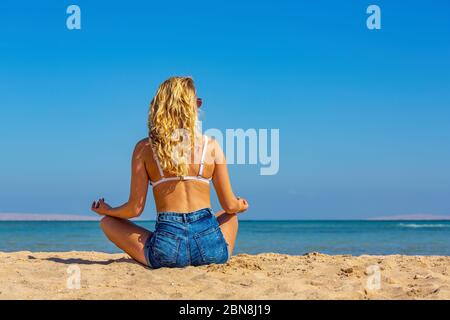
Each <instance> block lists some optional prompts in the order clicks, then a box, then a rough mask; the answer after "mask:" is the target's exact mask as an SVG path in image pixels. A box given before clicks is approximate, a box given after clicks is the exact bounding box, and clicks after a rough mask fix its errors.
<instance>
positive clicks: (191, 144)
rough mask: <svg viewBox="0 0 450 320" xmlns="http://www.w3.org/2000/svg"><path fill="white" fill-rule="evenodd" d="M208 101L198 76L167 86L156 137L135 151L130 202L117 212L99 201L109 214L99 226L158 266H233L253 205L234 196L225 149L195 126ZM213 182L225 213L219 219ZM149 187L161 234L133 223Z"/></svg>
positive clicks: (159, 101) (157, 110) (160, 98)
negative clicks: (243, 217) (200, 93)
mask: <svg viewBox="0 0 450 320" xmlns="http://www.w3.org/2000/svg"><path fill="white" fill-rule="evenodd" d="M201 102H202V101H201V99H199V98H197V95H196V90H195V86H194V82H193V80H192V79H191V78H189V77H172V78H169V79H168V80H166V81H164V82H163V83H162V84H161V85H160V86H159V88H158V91H157V92H156V95H155V97H154V98H153V100H152V102H151V104H150V114H149V121H148V126H149V137H148V138H145V139H142V140H141V141H139V142H138V143H137V144H136V147H135V149H134V152H133V156H132V175H131V190H130V196H129V199H128V202H126V203H125V204H123V205H122V206H120V207H116V208H112V207H111V206H109V205H108V204H107V203H106V202H105V201H104V199H103V198H102V199H100V200H98V201H94V202H93V203H92V210H93V211H95V212H96V213H98V214H100V215H104V217H103V218H102V219H101V222H100V226H101V228H102V230H103V232H104V233H105V234H106V236H107V237H108V238H109V240H111V241H112V242H113V243H114V244H115V245H116V246H117V247H119V248H120V249H122V250H123V251H125V252H126V253H128V254H129V255H130V256H131V257H132V258H133V259H135V260H136V261H138V262H140V263H142V264H145V265H148V266H150V267H152V268H160V267H184V266H188V265H194V266H196V265H204V264H211V263H224V262H226V261H227V260H228V259H229V257H230V256H231V254H232V252H233V248H234V242H235V239H236V235H237V231H238V218H237V214H238V213H240V212H244V211H245V210H247V208H248V203H247V201H246V200H244V199H241V198H238V197H236V196H235V195H234V193H233V191H232V188H231V183H230V178H229V176H228V171H227V165H226V161H225V156H224V154H223V151H222V149H221V147H220V145H219V144H218V143H217V142H216V141H215V140H213V139H210V138H208V137H207V136H202V135H201V133H200V132H198V130H197V129H196V124H197V114H198V108H199V107H200V106H201ZM210 181H212V183H213V184H214V188H215V190H216V193H217V196H218V199H219V202H220V204H221V206H222V208H223V210H222V211H220V212H218V213H216V214H214V213H213V211H212V210H211V203H210ZM149 185H151V187H152V190H153V197H154V199H155V203H156V210H157V213H158V215H157V222H156V227H155V231H154V232H151V231H148V230H146V229H144V228H142V227H139V226H137V225H136V224H134V223H132V222H131V221H129V220H128V219H131V218H134V217H137V216H139V215H140V214H141V213H142V211H143V210H144V206H145V201H146V197H147V191H148V186H149Z"/></svg>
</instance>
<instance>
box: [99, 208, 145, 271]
mask: <svg viewBox="0 0 450 320" xmlns="http://www.w3.org/2000/svg"><path fill="white" fill-rule="evenodd" d="M100 227H101V228H102V230H103V232H104V233H105V235H106V236H107V237H108V239H109V240H110V241H111V242H112V243H114V244H115V245H116V246H117V247H119V248H120V249H122V250H123V251H125V252H126V253H128V254H129V255H130V256H131V257H132V258H133V259H134V260H136V261H138V262H140V263H142V264H144V265H147V261H146V259H145V254H144V247H145V242H146V241H147V239H148V238H149V237H150V236H151V235H152V232H151V231H148V230H147V229H144V228H142V227H140V226H138V225H136V224H134V223H133V222H131V221H129V220H126V219H120V218H114V217H110V216H105V217H103V218H102V220H101V221H100Z"/></svg>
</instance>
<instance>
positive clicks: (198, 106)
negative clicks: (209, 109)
mask: <svg viewBox="0 0 450 320" xmlns="http://www.w3.org/2000/svg"><path fill="white" fill-rule="evenodd" d="M202 103H203V100H202V98H197V108H200V107H201V106H202Z"/></svg>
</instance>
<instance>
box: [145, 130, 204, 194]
mask: <svg viewBox="0 0 450 320" xmlns="http://www.w3.org/2000/svg"><path fill="white" fill-rule="evenodd" d="M207 147H208V137H207V136H205V144H204V146H203V151H202V157H201V159H200V169H199V170H198V175H196V176H181V177H165V176H164V172H163V171H162V169H161V165H160V164H159V160H158V156H157V155H156V153H155V150H154V149H153V150H152V151H153V152H152V153H153V159H155V162H156V165H157V166H158V170H159V175H160V176H161V179H159V180H158V181H150V185H151V186H152V188H154V187H156V186H157V185H158V184H161V183H164V182H168V181H186V180H196V181H201V182H204V183H208V184H209V181H210V180H211V178H209V179H208V178H204V177H203V176H202V174H203V167H204V163H205V155H206V148H207Z"/></svg>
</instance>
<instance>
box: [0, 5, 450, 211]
mask: <svg viewBox="0 0 450 320" xmlns="http://www.w3.org/2000/svg"><path fill="white" fill-rule="evenodd" d="M26 2H28V3H26ZM372 3H375V4H378V5H379V6H380V7H381V10H382V29H381V30H379V31H370V30H368V29H367V28H366V18H367V15H366V13H365V11H366V8H367V6H368V5H369V4H372ZM70 4H77V5H79V6H80V7H81V10H82V29H81V30H79V31H69V30H67V28H66V17H67V14H66V8H67V6H68V5H70ZM449 39H450V4H449V2H448V1H432V2H430V1H408V2H405V1H378V0H377V1H373V2H368V1H299V0H292V1H286V0H277V1H275V0H272V1H261V0H258V1H236V0H233V1H179V0H175V1H170V2H166V1H157V2H156V1H155V2H154V3H153V1H118V2H110V1H85V0H83V1H82V0H73V1H70V2H69V1H25V2H24V3H22V1H20V2H19V1H1V3H0V150H1V157H0V212H23V213H70V214H91V213H90V212H89V206H90V203H91V201H92V200H94V199H95V198H97V197H100V196H104V197H105V198H106V199H107V200H108V201H109V202H110V203H111V204H112V205H119V204H121V203H122V202H123V201H125V200H126V199H127V197H128V190H129V178H130V157H131V153H132V150H133V147H134V144H135V142H136V141H137V140H139V139H141V138H143V137H145V136H146V134H147V128H146V120H147V111H148V104H149V101H150V100H151V98H152V96H153V94H154V92H155V90H156V88H157V86H158V84H159V83H160V82H161V81H163V80H164V79H165V78H167V77H169V76H171V75H191V76H193V77H194V79H195V80H196V83H197V89H198V93H199V96H201V97H202V98H203V99H204V115H203V116H202V119H203V122H204V127H205V128H210V127H214V128H220V129H225V128H245V129H247V128H279V129H280V140H281V146H280V147H281V154H280V171H279V173H278V174H277V175H275V176H260V175H259V167H258V166H255V165H246V166H232V167H231V168H230V171H231V175H232V181H233V184H234V189H235V191H236V193H237V194H239V195H242V196H245V197H247V198H248V199H249V201H250V205H251V210H250V211H249V212H248V213H247V214H246V215H247V218H249V219H268V218H269V219H277V218H279V219H284V218H287V219H314V218H319V219H327V218H331V219H334V218H346V219H349V218H350V219H351V218H366V217H374V216H380V215H395V214H412V213H428V214H440V215H442V214H450V201H448V200H449V199H450V168H449V166H450V40H449ZM214 207H215V208H217V205H216V202H215V205H214ZM153 215H154V205H153V201H152V198H151V197H149V199H148V202H147V208H146V210H145V213H144V215H143V217H144V218H153Z"/></svg>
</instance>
